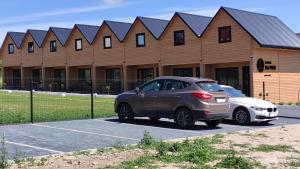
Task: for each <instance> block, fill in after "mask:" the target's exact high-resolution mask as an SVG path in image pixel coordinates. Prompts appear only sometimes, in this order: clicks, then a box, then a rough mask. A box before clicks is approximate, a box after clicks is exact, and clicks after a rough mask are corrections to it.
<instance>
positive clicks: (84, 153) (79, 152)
mask: <svg viewBox="0 0 300 169" xmlns="http://www.w3.org/2000/svg"><path fill="white" fill-rule="evenodd" d="M90 154H91V152H90V151H77V152H75V153H74V155H85V156H88V155H90Z"/></svg>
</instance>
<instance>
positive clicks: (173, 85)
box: [165, 80, 183, 90]
mask: <svg viewBox="0 0 300 169" xmlns="http://www.w3.org/2000/svg"><path fill="white" fill-rule="evenodd" d="M180 89H183V84H182V82H181V81H178V80H166V84H165V90H180Z"/></svg>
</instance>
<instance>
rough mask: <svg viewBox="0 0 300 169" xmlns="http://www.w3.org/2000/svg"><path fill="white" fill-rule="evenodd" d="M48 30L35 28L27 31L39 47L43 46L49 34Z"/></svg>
mask: <svg viewBox="0 0 300 169" xmlns="http://www.w3.org/2000/svg"><path fill="white" fill-rule="evenodd" d="M47 32H48V31H44V30H34V29H28V30H27V33H29V34H30V35H31V36H32V38H33V40H34V41H35V43H36V44H37V45H38V47H39V48H40V47H41V46H42V43H43V41H44V39H45V37H46V35H47ZM27 33H26V34H27Z"/></svg>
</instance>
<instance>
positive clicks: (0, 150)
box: [0, 135, 9, 169]
mask: <svg viewBox="0 0 300 169" xmlns="http://www.w3.org/2000/svg"><path fill="white" fill-rule="evenodd" d="M7 158H8V152H7V146H6V143H5V138H4V135H3V136H2V139H1V147H0V169H5V168H8V166H9V165H8V159H7Z"/></svg>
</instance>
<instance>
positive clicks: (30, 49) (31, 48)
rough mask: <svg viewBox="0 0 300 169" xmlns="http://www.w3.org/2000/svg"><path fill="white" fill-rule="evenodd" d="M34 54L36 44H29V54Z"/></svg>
mask: <svg viewBox="0 0 300 169" xmlns="http://www.w3.org/2000/svg"><path fill="white" fill-rule="evenodd" d="M33 52H34V43H33V42H28V53H33Z"/></svg>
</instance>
